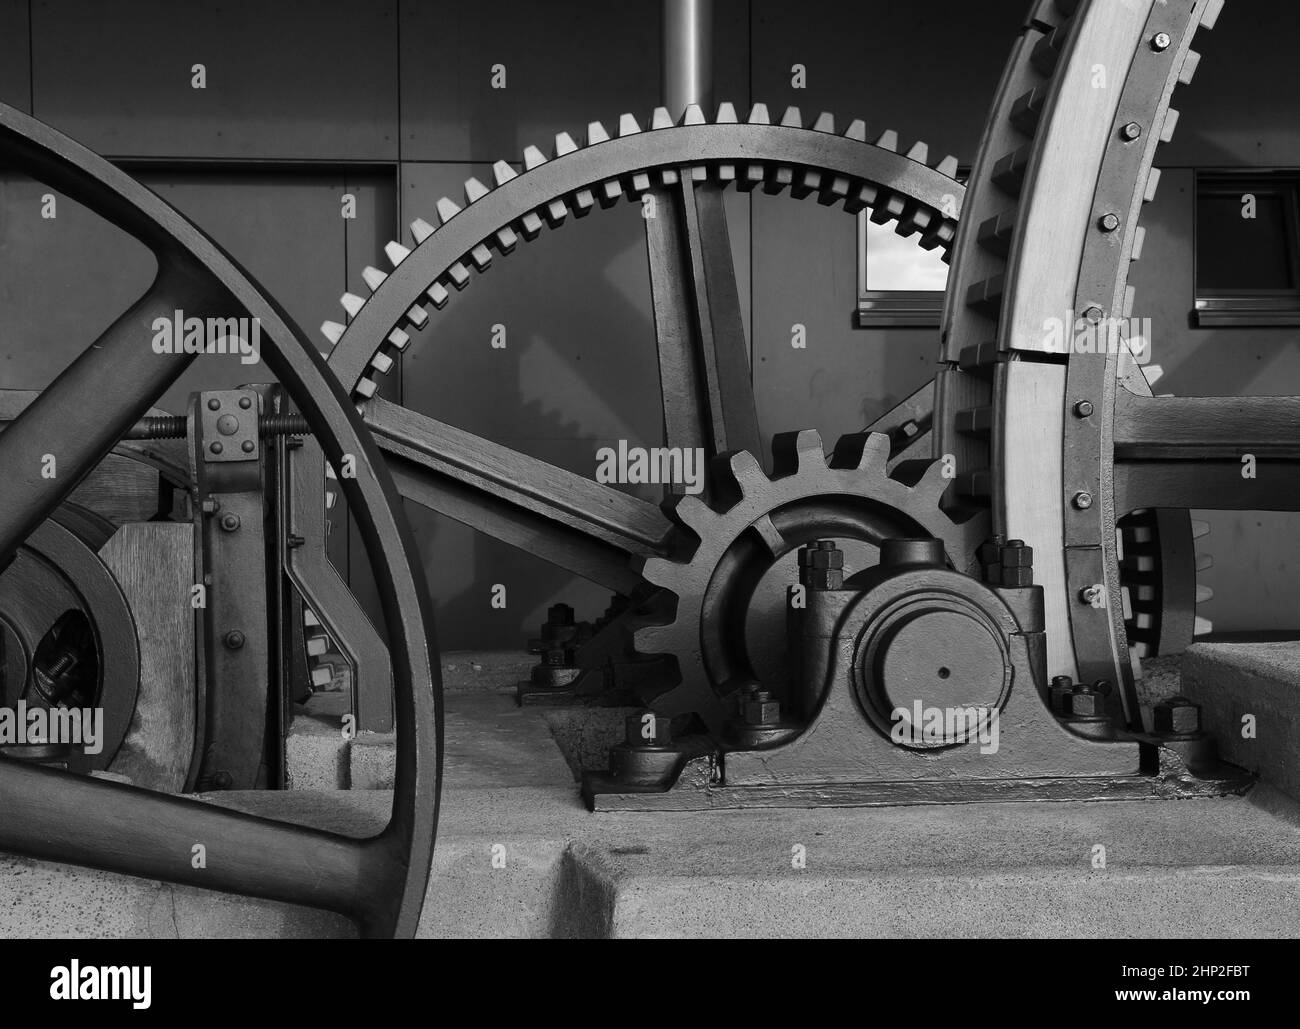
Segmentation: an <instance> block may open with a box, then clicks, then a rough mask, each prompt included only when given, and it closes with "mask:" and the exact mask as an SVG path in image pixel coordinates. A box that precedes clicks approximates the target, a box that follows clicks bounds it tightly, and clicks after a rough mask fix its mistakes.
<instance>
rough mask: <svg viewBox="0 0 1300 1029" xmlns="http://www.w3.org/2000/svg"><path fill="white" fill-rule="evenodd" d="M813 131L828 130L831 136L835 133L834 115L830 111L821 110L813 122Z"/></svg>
mask: <svg viewBox="0 0 1300 1029" xmlns="http://www.w3.org/2000/svg"><path fill="white" fill-rule="evenodd" d="M813 131H814V132H829V133H830V134H831V135H832V136H833V135H835V115H833V114H831V112H830V111H822V113H821V114H819V115H817V120H816V121H815V122H813Z"/></svg>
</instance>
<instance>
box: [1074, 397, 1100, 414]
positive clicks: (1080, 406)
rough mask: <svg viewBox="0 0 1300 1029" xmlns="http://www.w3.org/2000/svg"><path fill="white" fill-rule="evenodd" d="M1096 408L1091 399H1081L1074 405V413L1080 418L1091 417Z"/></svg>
mask: <svg viewBox="0 0 1300 1029" xmlns="http://www.w3.org/2000/svg"><path fill="white" fill-rule="evenodd" d="M1094 410H1095V409H1094V408H1093V406H1092V401H1091V400H1080V401H1079V402H1078V403H1077V404H1075V405H1074V413H1075V414H1076V415H1078V417H1080V418H1091V417H1092V412H1093V411H1094Z"/></svg>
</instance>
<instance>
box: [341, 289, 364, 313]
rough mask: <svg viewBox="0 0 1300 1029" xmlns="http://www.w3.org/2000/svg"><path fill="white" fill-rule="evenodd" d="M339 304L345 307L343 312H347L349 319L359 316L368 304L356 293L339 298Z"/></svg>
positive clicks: (345, 294)
mask: <svg viewBox="0 0 1300 1029" xmlns="http://www.w3.org/2000/svg"><path fill="white" fill-rule="evenodd" d="M339 303H340V304H342V305H343V310H345V311H347V313H348V318H349V319H352V318H355V317H356V316H357V315H359V314H360V313H361V309H362V308H363V307H365V306H366V302H365V301H364V300H362V299H361V298H360V297H359V296H357V295H356V294H355V293H344V294H343V295H342V296H341V297H339Z"/></svg>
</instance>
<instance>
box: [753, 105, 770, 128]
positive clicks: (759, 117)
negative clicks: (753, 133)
mask: <svg viewBox="0 0 1300 1029" xmlns="http://www.w3.org/2000/svg"><path fill="white" fill-rule="evenodd" d="M749 124H750V125H771V124H772V118H771V116H770V115H769V114H768V113H767V104H755V105H754V106H753V107H751V108H750V109H749Z"/></svg>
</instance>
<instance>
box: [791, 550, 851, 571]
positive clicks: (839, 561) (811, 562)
mask: <svg viewBox="0 0 1300 1029" xmlns="http://www.w3.org/2000/svg"><path fill="white" fill-rule="evenodd" d="M799 566H800V567H801V568H843V567H844V551H842V550H820V549H819V550H814V549H812V548H811V547H808V548H805V549H803V550H801V551H799Z"/></svg>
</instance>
